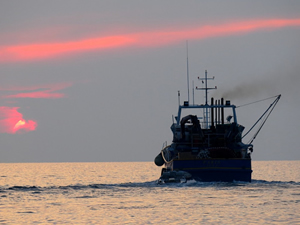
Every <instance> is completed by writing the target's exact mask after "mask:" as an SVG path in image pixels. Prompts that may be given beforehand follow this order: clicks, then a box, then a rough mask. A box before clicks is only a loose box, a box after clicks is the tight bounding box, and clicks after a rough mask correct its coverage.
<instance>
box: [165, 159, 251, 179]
mask: <svg viewBox="0 0 300 225" xmlns="http://www.w3.org/2000/svg"><path fill="white" fill-rule="evenodd" d="M167 168H170V169H171V170H173V171H177V170H179V171H185V172H188V173H190V174H191V175H192V179H195V180H197V181H202V182H213V181H221V182H233V181H245V182H251V174H252V169H251V159H194V160H173V161H172V162H171V163H170V164H169V165H167Z"/></svg>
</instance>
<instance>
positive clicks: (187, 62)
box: [186, 41, 190, 103]
mask: <svg viewBox="0 0 300 225" xmlns="http://www.w3.org/2000/svg"><path fill="white" fill-rule="evenodd" d="M186 76H187V88H188V103H189V102H190V78H189V45H188V41H186Z"/></svg>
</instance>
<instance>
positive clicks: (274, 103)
mask: <svg viewBox="0 0 300 225" xmlns="http://www.w3.org/2000/svg"><path fill="white" fill-rule="evenodd" d="M274 97H277V98H276V99H275V100H274V102H272V104H271V105H270V106H269V108H268V109H267V110H266V111H265V112H264V113H263V114H262V116H261V117H260V118H259V119H258V120H257V121H256V122H255V123H254V125H253V126H252V127H251V128H250V129H249V130H248V132H247V133H246V134H245V135H244V136H243V137H242V138H244V137H245V136H246V135H247V134H249V133H250V131H251V130H252V129H253V128H254V127H255V126H256V125H257V123H258V122H259V121H260V120H261V119H262V118H263V117H264V116H265V115H266V114H267V112H268V111H269V110H270V109H271V110H270V112H269V113H268V114H267V115H266V116H265V119H264V120H263V121H262V124H261V125H260V127H259V129H258V130H257V132H256V133H255V134H254V136H253V137H252V139H251V140H250V141H249V144H251V143H252V142H253V141H254V139H255V138H256V136H257V135H258V133H259V132H260V130H261V128H262V127H263V125H264V124H265V122H266V121H267V119H268V117H269V116H270V114H271V112H272V111H273V109H274V108H275V106H276V104H277V103H278V101H279V99H280V97H281V95H277V96H274ZM274 97H272V98H274ZM267 99H270V98H267ZM267 99H263V100H260V101H264V100H267ZM260 101H257V102H260ZM253 103H254V102H253ZM253 103H249V104H246V105H250V104H253ZM242 106H245V105H242ZM239 107H241V106H239Z"/></svg>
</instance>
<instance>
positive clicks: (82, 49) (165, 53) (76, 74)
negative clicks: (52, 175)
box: [0, 0, 300, 163]
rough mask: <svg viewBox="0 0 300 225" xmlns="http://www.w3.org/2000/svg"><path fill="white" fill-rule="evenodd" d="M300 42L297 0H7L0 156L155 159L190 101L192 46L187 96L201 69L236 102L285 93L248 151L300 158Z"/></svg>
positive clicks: (1, 34) (0, 61) (247, 114)
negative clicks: (181, 107) (180, 106)
mask: <svg viewBox="0 0 300 225" xmlns="http://www.w3.org/2000/svg"><path fill="white" fill-rule="evenodd" d="M299 40H300V2H299V1H296V0H287V1H277V0H266V1H256V0H254V1H251V2H250V1H234V0H229V1H223V0H219V1H218V0H214V1H178V0H164V1H157V0H153V1H138V0H128V1H121V0H118V1H117V0H110V1H92V0H88V1H77V0H72V1H71V0H65V1H58V0H53V1H37V0H36V1H33V0H27V1H17V0H10V1H1V2H0V162H2V163H6V162H7V163H10V162H115V161H116V162H122V161H125V162H127V161H152V160H153V159H154V158H155V156H156V155H157V154H158V153H159V152H160V150H161V148H162V145H163V143H164V142H165V141H167V142H168V143H170V142H171V140H172V132H171V130H170V126H171V124H172V115H176V113H177V107H178V97H177V93H178V91H180V93H181V97H180V100H181V103H182V102H183V101H184V100H187V99H188V96H187V93H188V91H187V76H186V73H187V48H186V45H187V42H188V64H189V81H190V84H189V86H190V88H191V89H190V99H192V98H193V96H192V94H191V93H192V87H193V84H194V87H196V86H201V82H200V81H199V80H198V79H197V78H198V77H203V76H204V72H205V70H207V71H208V76H209V77H215V79H214V80H210V81H209V86H211V87H214V86H217V90H212V91H210V92H209V94H210V96H212V97H215V98H221V97H225V98H226V99H230V100H231V102H232V103H233V104H235V105H237V106H239V105H243V104H246V103H251V102H254V101H258V100H261V99H266V98H269V97H272V96H276V95H279V94H282V97H281V99H280V101H279V103H278V104H277V106H276V108H275V109H274V111H273V112H272V114H271V115H270V117H269V119H268V121H267V122H266V124H265V126H264V127H263V128H262V130H261V132H260V133H259V135H258V136H257V138H256V139H255V141H254V142H253V144H254V152H253V154H252V158H253V159H254V160H300V149H299V147H298V140H299V138H300V132H299V127H300V120H299V113H298V112H299V110H300V92H299V90H298V86H299V84H300V51H299V49H300V41H299ZM194 99H195V102H196V103H199V104H201V103H203V101H204V95H203V93H202V92H200V91H199V90H195V94H194ZM271 102H272V99H271V100H269V101H263V102H259V103H257V104H252V105H249V106H246V107H240V108H237V113H238V115H237V116H238V122H239V123H240V124H242V125H243V126H245V127H246V129H245V130H247V128H248V129H249V128H250V127H251V126H252V125H253V124H254V123H255V122H256V120H257V119H258V118H259V116H260V115H261V114H262V113H263V112H264V111H265V110H266V109H267V107H268V106H269V105H270V104H271ZM244 141H245V142H246V141H247V140H246V139H245V140H244Z"/></svg>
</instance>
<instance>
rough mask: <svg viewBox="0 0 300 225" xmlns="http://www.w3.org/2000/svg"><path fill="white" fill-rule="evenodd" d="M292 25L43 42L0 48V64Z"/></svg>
mask: <svg viewBox="0 0 300 225" xmlns="http://www.w3.org/2000/svg"><path fill="white" fill-rule="evenodd" d="M292 26H300V19H298V18H297V19H261V20H247V21H240V22H227V23H222V24H208V25H204V26H195V27H189V28H186V27H184V28H183V27H181V28H180V27H178V28H177V29H162V30H152V31H147V32H136V33H125V34H119V35H111V36H101V37H91V38H86V39H82V40H71V41H66V42H56V43H45V42H43V41H40V42H39V43H36V44H20V45H9V46H0V62H15V61H31V60H42V59H47V58H55V57H58V56H61V55H67V54H74V53H76V54H78V53H82V52H88V51H92V50H98V51H102V50H107V49H115V48H124V47H156V46H162V45H169V44H174V43H176V42H180V41H183V40H191V39H196V40H201V39H206V38H211V37H222V36H229V35H239V34H245V33H249V32H255V31H266V30H273V29H279V28H282V27H292Z"/></svg>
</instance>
